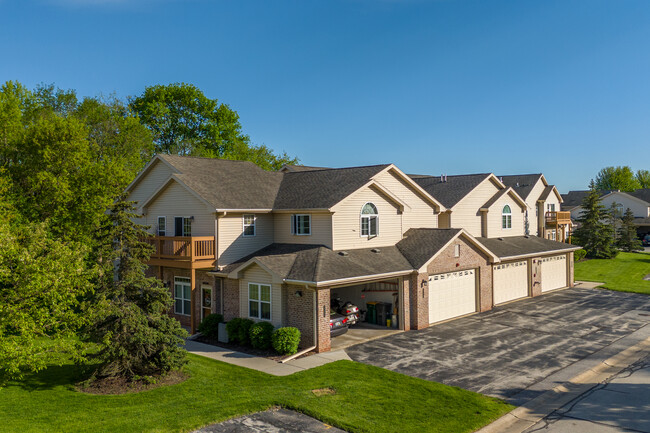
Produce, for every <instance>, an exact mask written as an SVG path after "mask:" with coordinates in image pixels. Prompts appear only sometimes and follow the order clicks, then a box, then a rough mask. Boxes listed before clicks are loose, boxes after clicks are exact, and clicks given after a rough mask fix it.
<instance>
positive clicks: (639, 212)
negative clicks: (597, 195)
mask: <svg viewBox="0 0 650 433" xmlns="http://www.w3.org/2000/svg"><path fill="white" fill-rule="evenodd" d="M614 202H616V203H619V204H622V205H623V212H625V210H626V209H627V208H630V209H631V210H632V212H633V213H634V216H635V217H637V218H647V217H648V205H647V204H645V203H642V202H640V201H638V200H636V199H634V198H630V196H629V195H627V194H619V193H613V194H611V195H609V196H607V197H603V206H606V207H608V208H609V207H610V206H611V205H612V203H614Z"/></svg>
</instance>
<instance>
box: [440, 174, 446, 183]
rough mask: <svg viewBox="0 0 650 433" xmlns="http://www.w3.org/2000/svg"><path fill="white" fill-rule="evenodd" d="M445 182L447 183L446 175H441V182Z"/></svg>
mask: <svg viewBox="0 0 650 433" xmlns="http://www.w3.org/2000/svg"><path fill="white" fill-rule="evenodd" d="M444 181H445V175H444V174H441V175H440V182H444Z"/></svg>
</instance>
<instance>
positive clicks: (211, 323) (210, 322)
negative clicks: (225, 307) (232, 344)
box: [199, 313, 223, 338]
mask: <svg viewBox="0 0 650 433" xmlns="http://www.w3.org/2000/svg"><path fill="white" fill-rule="evenodd" d="M222 322H223V316H222V315H221V314H215V313H212V314H208V315H207V316H205V318H204V319H203V321H202V322H201V324H200V325H199V332H200V333H201V334H203V335H205V336H206V337H209V338H217V337H218V336H219V323H222Z"/></svg>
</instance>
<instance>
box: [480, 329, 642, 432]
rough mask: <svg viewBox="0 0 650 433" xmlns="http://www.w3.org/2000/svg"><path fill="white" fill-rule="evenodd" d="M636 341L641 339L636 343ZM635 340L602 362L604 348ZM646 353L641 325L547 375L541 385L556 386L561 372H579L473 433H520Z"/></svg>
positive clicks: (619, 346)
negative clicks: (545, 383) (607, 344)
mask: <svg viewBox="0 0 650 433" xmlns="http://www.w3.org/2000/svg"><path fill="white" fill-rule="evenodd" d="M639 339H641V341H640V342H639ZM635 340H636V341H637V343H636V344H634V345H632V346H629V347H627V348H625V349H624V350H621V351H620V352H618V353H617V354H615V355H614V356H611V357H609V358H607V359H603V356H602V355H603V351H605V350H606V349H608V348H612V347H615V348H618V349H619V350H620V348H621V345H623V344H624V342H625V341H627V342H628V344H629V343H631V342H633V341H635ZM623 347H625V346H623ZM649 352H650V325H645V326H643V327H642V328H640V329H638V330H637V331H635V332H633V333H632V334H630V335H628V336H627V337H624V338H622V339H621V340H619V341H617V342H614V343H612V344H611V345H610V346H608V347H605V348H603V349H601V350H600V351H598V352H596V353H593V354H592V355H590V356H589V357H587V358H585V359H583V360H581V361H579V362H576V363H575V364H573V365H571V366H569V367H567V368H565V369H564V370H560V371H559V372H557V373H555V374H553V375H551V376H550V377H548V378H547V379H546V380H544V382H550V383H553V382H555V383H557V382H558V380H557V379H554V377H556V376H562V375H566V371H565V370H567V371H571V372H574V374H575V373H576V372H577V371H579V370H580V369H582V371H581V372H580V373H579V374H576V375H575V376H573V377H571V378H570V379H569V380H567V381H566V382H565V383H562V384H561V385H557V386H555V387H553V388H552V389H550V390H549V391H546V392H545V393H543V394H541V395H540V396H538V397H536V398H534V399H532V400H529V401H528V402H526V403H525V404H523V405H522V406H519V407H517V408H516V409H514V410H512V411H511V412H509V413H507V414H505V415H504V416H502V417H501V418H499V419H497V420H496V421H494V422H493V423H491V424H489V425H487V426H485V427H483V428H482V429H480V430H478V431H477V433H521V432H523V431H525V430H526V429H528V428H530V427H532V426H533V425H535V424H536V423H538V422H539V421H540V420H542V419H543V418H545V417H546V416H548V415H550V414H551V413H552V412H554V411H556V410H558V409H560V408H561V407H563V406H564V405H566V404H567V403H569V402H571V401H572V400H574V399H576V398H577V397H579V396H581V395H582V394H584V393H585V392H587V391H589V390H590V389H592V388H594V387H596V386H598V385H599V384H600V383H601V382H603V381H605V380H607V379H609V378H610V377H612V376H614V375H616V374H617V373H619V372H621V371H622V370H624V369H625V368H627V367H628V366H629V365H630V364H633V363H635V362H636V361H638V360H640V359H641V358H643V357H644V356H646V355H647V354H648V353H649ZM585 368H586V370H585ZM536 385H539V384H536ZM523 392H525V391H523Z"/></svg>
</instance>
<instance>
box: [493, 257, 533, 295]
mask: <svg viewBox="0 0 650 433" xmlns="http://www.w3.org/2000/svg"><path fill="white" fill-rule="evenodd" d="M492 275H493V277H492V278H493V280H492V281H493V283H494V286H493V287H494V289H493V290H494V304H495V305H497V304H502V303H504V302H508V301H513V300H515V299H519V298H525V297H526V296H528V262H527V261H525V260H524V261H521V262H514V263H503V264H499V265H496V266H493V267H492Z"/></svg>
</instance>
